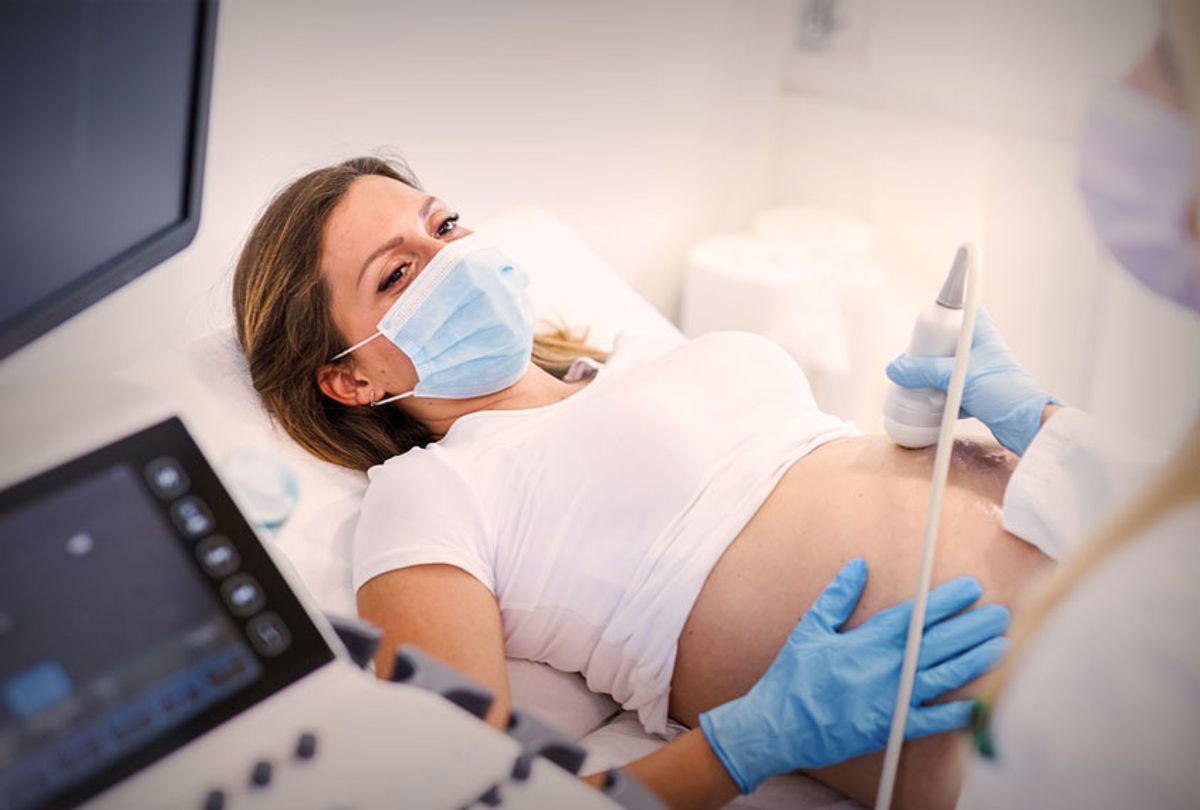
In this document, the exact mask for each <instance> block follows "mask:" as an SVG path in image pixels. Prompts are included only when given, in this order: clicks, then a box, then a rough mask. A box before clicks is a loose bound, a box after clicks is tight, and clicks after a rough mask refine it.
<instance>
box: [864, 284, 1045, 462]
mask: <svg viewBox="0 0 1200 810" xmlns="http://www.w3.org/2000/svg"><path fill="white" fill-rule="evenodd" d="M953 370H954V358H953V357H909V356H908V355H906V354H902V355H900V356H899V357H897V358H896V359H895V360H893V361H892V362H891V363H890V364H889V365H888V367H887V375H888V379H890V380H891V381H892V382H894V383H896V385H901V386H904V387H905V388H938V389H940V390H942V391H945V390H946V388H947V387H949V385H950V372H951V371H953ZM1051 402H1053V403H1056V404H1061V403H1059V402H1058V400H1057V399H1055V398H1054V397H1052V396H1050V395H1049V394H1047V393H1046V392H1045V391H1043V390H1042V389H1041V388H1039V387H1038V386H1037V384H1036V383H1035V382H1034V381H1033V378H1032V377H1030V376H1029V374H1028V373H1026V371H1025V369H1023V368H1021V366H1020V364H1018V363H1017V359H1016V358H1015V357H1013V353H1012V351H1011V350H1010V349H1009V348H1008V346H1007V345H1005V343H1004V339H1003V338H1002V337H1000V333H999V332H998V331H997V330H996V327H995V326H994V325H993V324H992V319H991V317H989V316H988V314H987V311H986V310H984V309H983V307H980V308H979V309H978V310H976V313H975V334H974V335H972V338H971V357H970V360H968V362H967V381H966V385H965V386H964V387H963V398H962V408H961V410H960V411H959V416H974V417H975V418H976V419H978V420H979V421H980V422H983V423H984V424H985V425H987V427H988V430H990V431H992V435H993V436H995V437H996V441H998V442H1000V444H1002V445H1004V446H1005V447H1007V448H1008V449H1009V450H1011V451H1013V452H1014V453H1016V454H1017V455H1018V456H1020V455H1024V453H1025V450H1026V448H1028V447H1029V443H1030V442H1032V441H1033V437H1034V436H1035V435H1037V432H1038V429H1039V428H1040V427H1041V425H1042V411H1043V410H1044V409H1045V407H1046V405H1047V404H1048V403H1051Z"/></svg>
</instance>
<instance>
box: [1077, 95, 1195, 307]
mask: <svg viewBox="0 0 1200 810" xmlns="http://www.w3.org/2000/svg"><path fill="white" fill-rule="evenodd" d="M1192 139H1193V133H1192V128H1191V125H1190V124H1189V122H1188V120H1187V118H1186V117H1185V116H1184V115H1183V114H1182V113H1180V112H1179V111H1178V110H1175V109H1174V108H1172V107H1169V106H1167V105H1166V104H1164V103H1163V102H1161V101H1158V100H1157V99H1154V98H1151V97H1150V96H1148V95H1146V94H1145V93H1142V92H1140V91H1138V90H1135V89H1134V88H1132V87H1130V86H1129V85H1127V84H1125V83H1124V82H1114V83H1112V84H1111V85H1108V86H1105V87H1103V88H1102V89H1101V90H1100V91H1098V92H1097V93H1096V94H1095V95H1094V97H1093V99H1092V104H1091V107H1090V108H1089V110H1088V113H1087V117H1086V118H1085V121H1084V127H1083V137H1082V142H1081V143H1080V151H1079V184H1080V190H1081V191H1082V193H1083V201H1084V204H1085V205H1086V207H1087V209H1088V212H1089V213H1090V214H1091V217H1092V221H1093V223H1094V225H1095V227H1096V235H1097V236H1098V237H1099V238H1100V241H1101V242H1103V243H1104V246H1105V247H1106V248H1108V250H1109V252H1110V253H1112V255H1113V256H1114V257H1115V258H1116V260H1117V261H1119V262H1120V263H1121V265H1122V266H1123V267H1124V268H1125V269H1126V270H1127V271H1129V272H1130V273H1131V274H1132V275H1133V276H1134V277H1136V278H1137V279H1138V280H1139V281H1141V282H1142V283H1143V284H1145V285H1146V286H1147V287H1149V288H1150V289H1151V290H1153V291H1154V292H1156V293H1158V294H1159V295H1162V296H1165V297H1167V298H1170V299H1172V300H1174V301H1177V302H1179V303H1180V304H1183V305H1184V306H1185V307H1188V308H1190V309H1192V310H1193V311H1197V312H1200V293H1198V291H1197V289H1196V285H1197V283H1198V279H1197V270H1198V268H1200V253H1198V252H1197V247H1196V244H1195V243H1194V242H1193V241H1192V239H1191V237H1190V236H1189V235H1188V230H1187V227H1188V223H1187V218H1188V216H1189V212H1190V210H1191V206H1192V203H1193V200H1194V198H1195V194H1196V189H1195V187H1194V182H1193V166H1192V160H1193V155H1192V149H1193V144H1192Z"/></svg>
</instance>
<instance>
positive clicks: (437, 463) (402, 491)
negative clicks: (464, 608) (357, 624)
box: [352, 448, 496, 593]
mask: <svg viewBox="0 0 1200 810" xmlns="http://www.w3.org/2000/svg"><path fill="white" fill-rule="evenodd" d="M490 538H491V532H490V531H489V530H488V525H487V521H486V520H485V519H484V515H483V512H482V510H481V509H480V508H479V505H478V500H477V499H476V497H475V495H474V493H473V492H472V491H471V489H470V487H469V486H468V485H467V483H466V482H465V481H463V479H462V478H461V477H460V476H459V475H458V473H457V472H455V471H454V469H453V468H452V467H450V466H449V465H448V464H446V463H445V462H443V461H442V460H440V459H438V458H436V457H434V456H433V455H432V454H431V453H429V452H428V451H427V450H424V449H421V448H415V449H413V450H410V451H408V452H407V453H405V454H404V455H403V456H398V457H396V458H393V459H390V460H389V461H388V462H387V463H386V464H384V465H382V466H381V467H376V468H373V469H372V470H371V472H370V484H369V485H368V487H367V494H366V496H365V497H364V499H363V507H362V513H361V515H360V516H359V519H358V526H357V527H356V528H355V531H354V552H353V555H352V556H353V584H354V590H355V591H357V590H358V589H359V588H361V587H362V586H363V584H364V583H365V582H367V580H369V579H371V578H372V577H376V576H379V575H380V574H384V573H387V572H388V571H393V570H395V569H397V568H407V567H409V566H413V565H428V564H432V563H444V564H446V565H453V566H455V567H456V568H461V569H462V570H464V571H466V572H467V573H468V574H470V575H471V576H473V577H475V578H476V579H477V580H479V581H480V582H482V583H483V584H484V585H485V586H486V587H487V589H488V590H490V591H491V592H492V593H495V592H496V581H495V576H494V573H493V572H494V570H495V567H494V565H493V562H494V560H495V554H494V553H493V549H492V548H491V545H490Z"/></svg>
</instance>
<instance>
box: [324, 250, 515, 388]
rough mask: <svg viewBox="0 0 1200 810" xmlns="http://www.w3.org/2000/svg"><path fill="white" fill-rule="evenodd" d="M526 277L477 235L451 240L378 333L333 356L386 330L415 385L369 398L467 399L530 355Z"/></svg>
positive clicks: (504, 383) (502, 380)
mask: <svg viewBox="0 0 1200 810" xmlns="http://www.w3.org/2000/svg"><path fill="white" fill-rule="evenodd" d="M528 286H529V276H528V275H527V274H526V273H525V271H524V270H523V269H522V268H521V267H520V266H518V265H516V264H514V263H513V262H511V261H510V260H509V259H508V258H507V257H505V255H504V254H503V253H501V252H500V249H499V248H497V247H496V245H495V244H493V243H492V242H491V241H489V240H488V239H487V238H485V237H483V236H480V235H479V234H470V235H469V236H464V237H463V238H461V239H456V240H455V241H453V242H450V243H448V244H447V245H446V246H445V247H443V248H442V249H441V250H439V251H438V252H437V254H436V255H435V256H434V257H433V259H431V260H430V262H429V264H427V265H426V266H425V268H424V269H423V270H422V271H421V272H420V273H418V274H417V277H416V278H415V279H413V281H412V283H411V284H409V285H408V287H407V288H406V289H405V290H404V291H403V292H401V293H400V295H399V296H398V297H397V298H396V300H395V302H393V303H392V305H391V307H389V308H388V311H387V312H385V313H384V314H383V317H382V318H380V319H379V322H378V323H377V324H376V327H375V328H376V330H377V331H376V333H375V334H373V335H371V336H370V337H369V338H367V339H365V340H362V341H359V342H358V343H356V344H354V345H353V346H351V347H350V348H348V349H346V350H345V351H342V352H339V353H338V354H337V355H335V356H334V357H333V358H331V361H332V360H337V359H339V358H341V357H345V356H346V355H347V354H349V353H350V352H352V351H354V350H355V349H357V348H359V347H361V346H365V345H366V344H367V343H369V342H371V341H372V340H374V339H375V338H377V337H379V336H380V335H383V336H384V337H386V338H387V339H388V340H390V341H391V342H392V343H393V344H395V345H396V347H397V348H398V349H400V351H402V352H404V354H405V355H407V356H408V358H409V359H410V360H411V361H412V364H413V366H414V367H415V368H416V370H417V380H418V382H417V385H416V387H414V388H413V390H411V391H407V392H405V393H403V394H397V395H395V396H391V397H387V398H385V399H381V400H379V401H377V402H372V403H371V404H372V405H384V404H387V403H388V402H394V401H395V400H397V399H402V398H404V397H408V396H414V395H416V396H422V397H438V398H442V399H467V398H470V397H478V396H484V395H486V394H492V393H495V392H496V391H500V390H501V389H504V388H507V387H509V386H510V385H513V384H514V383H516V382H517V380H519V379H520V378H521V375H522V374H524V373H525V369H526V368H527V367H528V366H529V360H530V358H531V357H532V354H533V304H532V302H531V301H530V299H529V295H528V293H527V291H526V290H527V288H528Z"/></svg>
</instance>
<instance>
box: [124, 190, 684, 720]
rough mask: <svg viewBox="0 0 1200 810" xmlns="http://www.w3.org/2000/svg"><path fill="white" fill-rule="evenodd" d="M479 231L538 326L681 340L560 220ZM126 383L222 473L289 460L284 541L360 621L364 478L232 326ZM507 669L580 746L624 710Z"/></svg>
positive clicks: (524, 668) (323, 594) (538, 673)
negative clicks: (268, 410)
mask: <svg viewBox="0 0 1200 810" xmlns="http://www.w3.org/2000/svg"><path fill="white" fill-rule="evenodd" d="M477 230H479V231H481V232H483V233H487V234H489V235H490V236H491V237H493V238H494V239H496V241H497V242H498V243H499V244H500V245H501V246H502V247H503V248H504V250H505V252H506V253H507V254H508V255H509V256H510V257H511V258H512V259H513V260H515V261H517V262H518V263H520V264H521V265H522V266H523V267H524V268H525V269H526V270H527V271H528V273H529V276H530V287H529V292H530V296H531V297H532V298H533V302H534V307H535V311H536V312H537V316H538V317H539V318H547V317H552V316H558V317H559V318H561V320H563V321H564V322H565V323H567V324H568V325H570V326H587V327H589V328H590V334H589V343H591V344H592V345H593V346H596V347H598V348H602V349H605V350H608V349H611V348H612V346H613V343H614V340H615V338H616V335H617V333H618V332H627V333H630V335H631V338H633V336H638V337H640V338H645V339H647V342H652V343H653V342H660V341H662V342H670V343H674V342H678V341H680V340H682V339H683V336H682V333H680V331H679V330H678V329H676V328H675V326H674V325H672V324H671V322H670V321H668V320H667V319H666V318H665V317H664V316H663V315H662V314H661V313H659V312H658V310H656V309H655V308H654V307H653V306H651V305H650V304H649V303H648V302H647V301H646V300H645V299H643V298H642V297H641V296H639V295H638V294H637V293H636V292H635V291H634V290H633V288H632V287H630V286H629V285H628V284H627V283H626V282H625V281H623V280H622V279H621V278H620V277H619V276H618V275H617V274H616V273H614V272H613V271H612V270H611V269H610V268H609V267H608V266H607V265H605V264H604V262H602V261H601V260H600V259H599V258H598V257H597V256H596V255H595V254H594V253H593V252H592V251H591V250H590V249H589V248H588V247H587V246H586V245H585V244H584V243H583V242H582V241H580V239H579V238H578V237H577V236H576V235H575V234H574V233H573V232H572V231H571V230H570V228H568V227H567V225H566V224H565V223H563V222H562V220H560V219H558V218H557V217H555V216H554V215H553V214H551V213H550V212H548V211H545V210H543V209H539V208H533V207H524V208H519V209H514V210H513V211H511V212H509V213H506V214H503V215H501V216H499V217H496V218H495V219H493V220H490V221H488V222H486V223H484V224H483V225H482V226H480V227H479V228H478V229H477ZM125 376H127V377H132V378H133V379H136V380H138V381H140V382H142V383H143V384H146V385H150V386H153V387H156V388H158V389H160V390H164V391H169V392H170V393H171V395H172V399H173V400H175V401H176V402H178V404H179V408H180V410H181V411H182V414H181V415H182V416H183V418H184V420H185V421H186V422H187V424H188V427H189V429H190V430H191V432H192V434H193V435H194V437H195V438H196V441H197V443H198V444H200V446H201V448H202V449H203V450H204V452H205V454H206V455H207V456H208V458H209V459H210V460H211V461H212V462H213V463H214V466H216V467H217V468H218V469H219V468H220V465H221V463H222V460H223V459H224V458H225V457H226V456H227V455H228V454H229V453H230V452H232V451H234V450H241V449H245V448H247V447H253V448H257V449H266V450H269V451H270V452H272V453H274V454H277V455H278V456H279V457H280V458H282V459H283V460H285V461H286V463H287V465H288V467H289V468H290V469H291V470H292V471H293V472H294V473H295V475H296V478H297V479H298V482H299V485H300V501H299V504H298V505H297V507H296V509H295V511H294V512H293V513H292V514H291V516H290V517H289V518H288V520H287V522H286V523H285V524H284V526H283V527H282V528H281V529H280V531H279V532H278V534H277V535H276V536H275V538H274V541H273V542H274V545H275V547H276V548H277V549H278V550H280V551H282V552H283V554H284V556H286V558H287V560H288V561H289V562H290V563H291V567H292V568H293V569H294V570H295V572H296V573H297V574H298V575H299V577H300V579H301V580H302V581H303V582H304V584H305V586H306V587H307V589H308V591H309V592H310V593H311V595H312V597H313V599H314V600H315V601H316V603H317V604H318V605H319V606H320V607H321V608H322V609H323V610H325V611H327V612H331V613H340V614H344V615H354V613H355V607H354V594H353V591H352V587H351V581H350V547H351V540H352V537H353V532H354V526H355V522H356V519H357V515H358V509H359V505H360V503H361V500H362V493H363V490H364V489H365V487H366V476H365V474H363V473H359V472H354V471H351V470H346V469H343V468H340V467H337V466H336V465H333V464H329V463H327V462H323V461H320V460H318V459H316V458H314V457H312V456H310V455H309V454H308V453H306V452H305V451H304V450H302V449H301V448H300V447H299V446H298V445H296V444H295V443H294V442H292V441H291V439H290V438H288V437H287V436H286V435H285V434H284V433H283V432H282V431H281V430H279V429H278V428H276V427H274V426H273V425H272V424H271V423H270V421H269V420H268V418H267V416H266V414H265V412H264V411H263V410H262V408H261V406H260V405H259V402H258V398H257V395H256V394H255V392H254V390H253V386H252V385H251V383H250V380H249V374H248V371H247V369H246V366H245V362H244V360H243V358H242V356H241V352H240V351H239V349H238V348H237V345H236V342H235V340H234V334H233V329H232V327H227V328H224V329H221V330H218V331H217V332H214V333H212V334H209V335H206V336H204V337H202V338H200V339H198V340H196V341H194V342H193V343H192V345H191V347H190V349H189V351H188V354H187V357H186V359H185V362H184V363H183V364H179V363H178V361H177V359H171V360H169V361H165V362H160V363H155V364H149V365H147V366H143V367H140V368H138V369H133V370H128V371H127V372H126V375H125ZM235 497H236V493H235ZM508 670H509V678H510V682H511V686H512V692H513V700H514V703H515V704H516V705H518V706H522V707H525V708H528V709H530V710H531V711H532V712H533V713H534V714H537V715H540V716H541V717H542V718H543V719H545V720H546V721H548V722H550V723H551V724H553V725H555V726H557V727H558V728H559V729H560V730H562V731H563V732H565V733H567V734H570V735H571V736H572V737H574V738H576V739H578V738H580V737H582V736H583V735H584V734H586V733H587V732H589V731H591V730H592V729H594V728H596V727H598V726H599V725H600V724H601V723H602V722H603V721H604V720H605V719H606V718H608V717H610V716H612V714H613V713H614V712H615V711H616V710H617V708H618V707H617V704H616V703H614V702H613V701H612V700H611V699H610V698H609V697H608V696H606V695H597V694H595V693H593V692H591V691H590V690H588V688H587V686H586V684H585V683H584V681H583V678H582V677H581V676H579V675H578V674H575V673H563V672H559V671H557V670H554V669H553V668H551V667H549V666H547V665H544V664H534V663H531V662H528V661H514V660H510V661H509V666H508Z"/></svg>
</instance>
